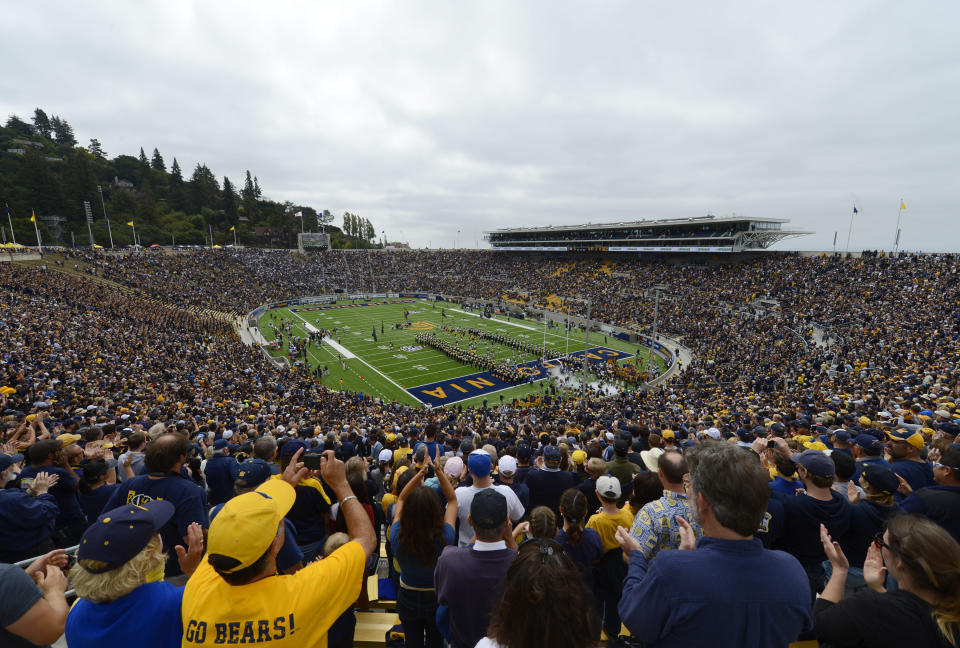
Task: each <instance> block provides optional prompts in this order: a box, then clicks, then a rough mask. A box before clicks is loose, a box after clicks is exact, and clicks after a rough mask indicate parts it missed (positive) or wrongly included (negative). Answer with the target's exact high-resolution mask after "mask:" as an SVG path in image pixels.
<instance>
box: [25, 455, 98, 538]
mask: <svg viewBox="0 0 960 648" xmlns="http://www.w3.org/2000/svg"><path fill="white" fill-rule="evenodd" d="M27 456H28V458H29V459H30V465H29V466H28V467H26V468H24V469H23V472H21V473H20V480H21V483H23V484H25V485H27V486H28V487H29V486H30V484H31V483H32V482H33V479H34V478H35V477H36V476H37V475H38V474H39V473H42V472H44V473H47V474H48V475H56V476H57V481H56V483H55V484H54V485H53V486H51V487H50V494H51V495H53V496H54V497H55V498H56V500H57V506H59V507H60V514H59V515H58V516H57V522H56V525H55V528H54V542H55V544H56V545H57V546H59V547H69V546H73V545H75V544H77V543H78V542H79V541H80V536H81V535H83V530H84V529H85V528H86V526H87V524H86V520H87V518H86V516H85V515H84V514H83V509H82V508H81V507H80V500H79V499H77V487H78V486H79V484H80V481H79V479H78V478H77V474H76V473H75V472H74V471H73V469H72V468H71V467H70V465H69V464H68V463H67V460H66V458H65V457H64V454H63V450H62V447H61V442H60V441H58V440H57V439H46V440H44V441H38V442H36V443H34V444H33V445H32V446H30V449H29V450H28V451H27Z"/></svg>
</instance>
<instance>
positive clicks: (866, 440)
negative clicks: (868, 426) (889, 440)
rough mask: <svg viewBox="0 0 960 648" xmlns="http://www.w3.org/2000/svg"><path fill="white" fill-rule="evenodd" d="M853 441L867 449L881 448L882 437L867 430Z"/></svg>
mask: <svg viewBox="0 0 960 648" xmlns="http://www.w3.org/2000/svg"><path fill="white" fill-rule="evenodd" d="M853 442H854V443H856V444H857V445H858V446H860V447H861V448H864V449H865V450H878V449H879V448H880V439H878V438H877V437H875V436H873V435H872V434H869V433H867V432H861V433H860V434H858V435H857V436H856V438H854V440H853Z"/></svg>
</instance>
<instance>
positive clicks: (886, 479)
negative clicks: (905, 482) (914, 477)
mask: <svg viewBox="0 0 960 648" xmlns="http://www.w3.org/2000/svg"><path fill="white" fill-rule="evenodd" d="M863 478H864V479H866V480H867V483H868V484H870V485H871V486H872V487H873V488H875V489H877V490H878V491H880V492H881V493H889V494H891V495H892V494H893V493H896V492H897V491H898V490H899V489H900V480H898V479H897V476H896V474H894V472H893V470H892V469H891V468H888V467H887V466H883V465H880V464H874V463H872V464H867V466H866V467H865V468H864V469H863Z"/></svg>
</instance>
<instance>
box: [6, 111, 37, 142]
mask: <svg viewBox="0 0 960 648" xmlns="http://www.w3.org/2000/svg"><path fill="white" fill-rule="evenodd" d="M7 128H9V129H10V130H12V131H13V132H14V133H16V134H17V135H26V136H28V137H29V136H31V135H33V126H31V125H30V124H28V123H27V122H25V121H23V120H22V119H20V118H19V117H17V116H16V115H10V116H9V117H7Z"/></svg>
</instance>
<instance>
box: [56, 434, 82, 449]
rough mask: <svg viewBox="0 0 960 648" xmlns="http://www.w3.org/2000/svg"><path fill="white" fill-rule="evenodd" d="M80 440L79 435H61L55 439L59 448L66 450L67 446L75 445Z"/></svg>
mask: <svg viewBox="0 0 960 648" xmlns="http://www.w3.org/2000/svg"><path fill="white" fill-rule="evenodd" d="M82 438H83V437H82V436H80V435H79V434H61V435H60V436H58V437H57V441H59V442H60V447H61V448H66V447H67V446H68V445H70V444H72V443H76V442H77V441H79V440H80V439H82Z"/></svg>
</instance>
